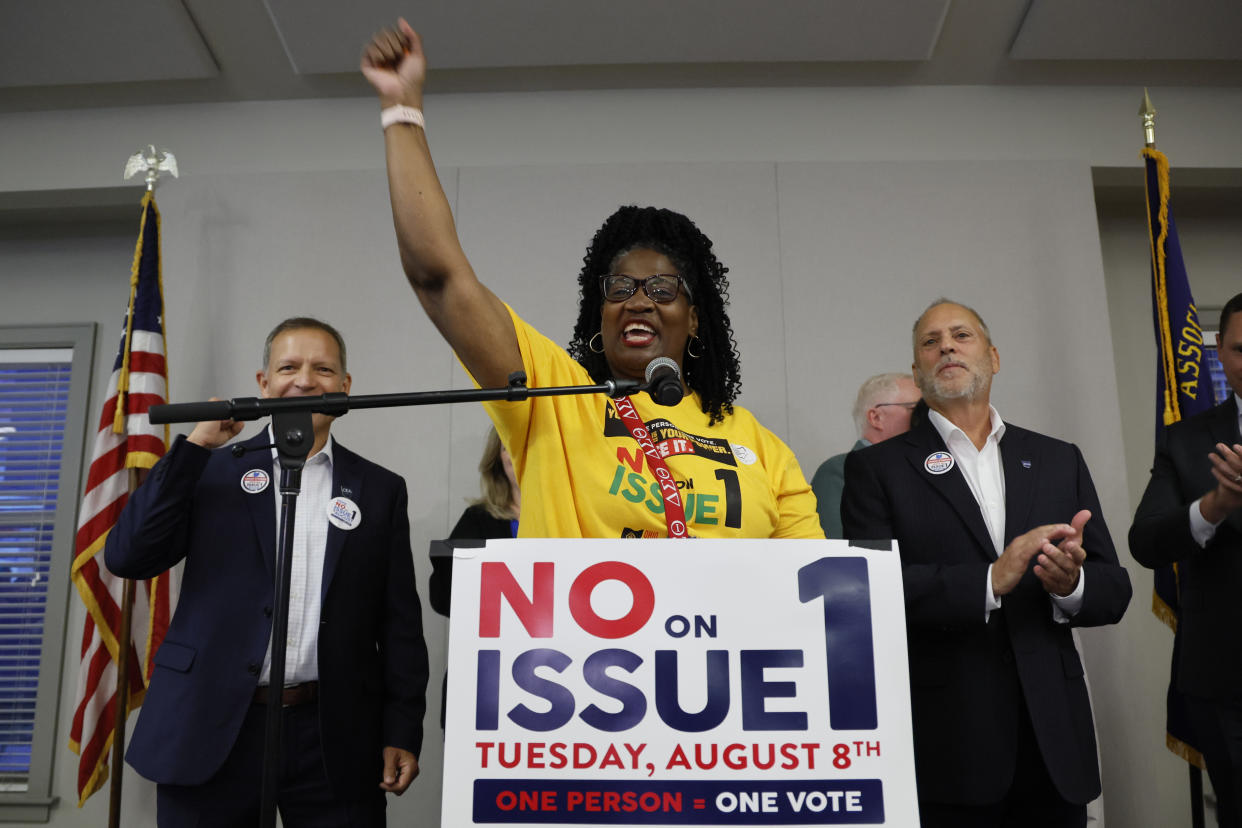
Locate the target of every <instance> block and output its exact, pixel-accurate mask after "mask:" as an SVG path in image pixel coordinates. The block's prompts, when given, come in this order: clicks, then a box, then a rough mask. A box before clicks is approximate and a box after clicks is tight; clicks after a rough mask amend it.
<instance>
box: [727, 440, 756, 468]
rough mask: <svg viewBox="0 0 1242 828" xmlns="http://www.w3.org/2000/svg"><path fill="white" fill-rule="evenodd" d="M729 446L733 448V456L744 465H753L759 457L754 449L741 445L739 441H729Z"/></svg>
mask: <svg viewBox="0 0 1242 828" xmlns="http://www.w3.org/2000/svg"><path fill="white" fill-rule="evenodd" d="M729 448H731V449H733V456H734V457H736V458H737V461H738V462H739V463H741V464H743V465H746V466H749V465H752V464H753V463H754V462H755V461H756V460H758V459H759V458H758V457H757V456H756V455H755V453H754V452H753V451H751V450H750V449H749V448H747V447H746V446H743V445H739V444H738V443H729Z"/></svg>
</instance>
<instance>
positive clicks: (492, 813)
mask: <svg viewBox="0 0 1242 828" xmlns="http://www.w3.org/2000/svg"><path fill="white" fill-rule="evenodd" d="M452 605H453V615H452V624H451V629H450V635H449V638H450V643H449V659H448V663H449V681H448V696H447V701H448V711H447V722H446V728H445V751H444V763H445V768H444V805H443V815H442V821H441V824H442V825H446V826H462V825H472V824H504V825H566V824H576V825H664V826H673V825H903V826H913V825H917V824H918V811H917V800H916V797H915V785H914V758H913V750H912V747H911V739H910V700H909V678H908V671H907V663H906V642H905V612H904V605H903V599H902V590H901V570H900V562H899V559H898V556H897V553H896V551H895V550H894V551H882V552H877V551H867V550H863V549H859V548H854V547H850V546H849V545H848V544H847V542H845V541H810V540H792V541H774V540H704V539H697V540H689V541H671V540H645V541H634V540H585V541H584V540H510V541H489V542H488V544H487V546H486V547H485V548H481V549H458V550H456V552H455V555H454V571H453V601H452Z"/></svg>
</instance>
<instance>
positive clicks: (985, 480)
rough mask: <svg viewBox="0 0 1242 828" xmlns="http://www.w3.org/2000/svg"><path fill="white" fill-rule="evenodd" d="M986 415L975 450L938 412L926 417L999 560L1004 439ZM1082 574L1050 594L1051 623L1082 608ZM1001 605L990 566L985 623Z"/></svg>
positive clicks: (993, 414) (1001, 427) (996, 421)
mask: <svg viewBox="0 0 1242 828" xmlns="http://www.w3.org/2000/svg"><path fill="white" fill-rule="evenodd" d="M988 414H989V418H990V421H991V426H992V427H991V430H990V431H989V432H988V436H987V439H986V440H985V441H984V443H983V448H981V449H980V448H975V444H974V442H973V441H971V439H970V438H969V437H967V436H966V432H964V431H962V430H961V429H960V428H958V427H957V426H955V425H954V424H953V423H951V422H949V420H948V418H946V417H945V416H944V415H943V414H941V413H940V412H939V411H934V410H933V411H929V412H928V417H929V419H930V420H931V424H932V426H934V427H935V429H936V432H937V433H938V434H939V435H940V439H942V440H944V445H945V448H947V449H948V450H949V454H951V455H953V461H954V463H955V464H956V465H957V467H958V468H959V469H961V472H962V476H963V477H964V478H966V485H967V486H969V487H970V493H971V494H972V495H974V497H975V502H976V503H977V504H978V505H979V511H980V512H981V513H982V514H983V522H984V524H985V525H986V526H987V529H988V536H989V537H990V538H991V539H992V546H993V548H994V549H995V550H996V556H997V557H1000V555H1001V554H1002V553H1003V552H1004V551H1005V471H1004V468H1003V467H1002V466H1001V453H1000V442H1001V438H1002V437H1004V436H1005V422H1004V421H1003V420H1002V419H1001V416H1000V414H998V413H997V411H996V409H995V408H994V407H993V406H990V405H989V406H988ZM1085 575H1086V573H1084V572H1083V571H1082V570H1079V572H1078V586H1077V587H1075V588H1074V591H1073V592H1071V593H1070V594H1069V595H1067V596H1065V597H1061V596H1059V595H1053V594H1052V593H1049V597H1050V598H1052V618H1053V620H1054V621H1057V622H1058V623H1064V622H1066V621H1068V620H1069V618H1070V616H1072V615H1073V614H1074V613H1076V612H1078V610H1079V609H1081V607H1082V595H1083V584H1084V583H1085V582H1086V577H1085ZM1000 606H1001V598H1000V596H998V595H996V594H995V593H994V592H993V591H992V566H991V564H989V565H988V571H987V577H986V579H985V584H984V605H983V617H984V620H985V621H986V620H987V618H988V616H990V615H991V613H992V610H994V609H1000Z"/></svg>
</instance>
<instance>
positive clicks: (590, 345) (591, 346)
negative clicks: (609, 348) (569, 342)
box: [587, 331, 604, 354]
mask: <svg viewBox="0 0 1242 828" xmlns="http://www.w3.org/2000/svg"><path fill="white" fill-rule="evenodd" d="M597 339H598V340H599V347H598V348H596V347H595V340H597ZM587 350H588V351H590V352H591V353H593V354H602V353H603V352H604V332H603V331H596V332H595V336H593V337H591V338H590V339H588V340H587Z"/></svg>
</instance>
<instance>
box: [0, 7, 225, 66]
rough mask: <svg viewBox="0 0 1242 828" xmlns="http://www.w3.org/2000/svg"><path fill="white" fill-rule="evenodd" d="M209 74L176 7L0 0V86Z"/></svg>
mask: <svg viewBox="0 0 1242 828" xmlns="http://www.w3.org/2000/svg"><path fill="white" fill-rule="evenodd" d="M215 74H217V69H216V64H215V61H214V60H213V59H212V56H211V52H210V51H209V50H208V49H207V45H206V44H205V43H204V42H203V38H202V36H201V35H200V34H199V32H198V29H197V28H195V26H194V21H193V19H191V17H190V15H189V13H187V12H186V10H185V7H184V6H183V5H182V4H181V3H180V2H177V0H92V2H89V3H83V2H80V0H38V1H37V2H17V0H0V86H4V87H14V86H51V85H59V84H76V83H116V82H121V81H153V80H179V79H187V78H209V77H212V76H214V75H215Z"/></svg>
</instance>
